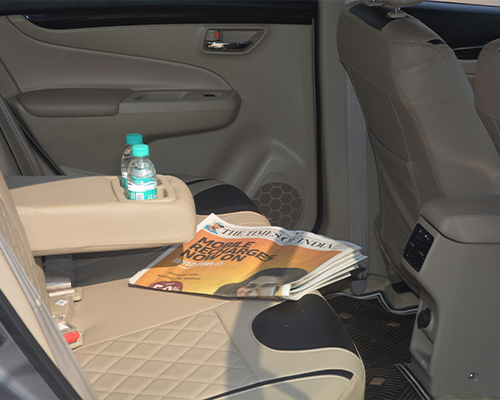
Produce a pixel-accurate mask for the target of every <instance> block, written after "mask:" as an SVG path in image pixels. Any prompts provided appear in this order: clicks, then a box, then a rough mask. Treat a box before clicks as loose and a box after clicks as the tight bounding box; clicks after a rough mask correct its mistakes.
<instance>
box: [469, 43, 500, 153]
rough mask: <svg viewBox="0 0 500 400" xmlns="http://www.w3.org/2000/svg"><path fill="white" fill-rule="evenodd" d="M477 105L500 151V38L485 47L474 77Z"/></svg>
mask: <svg viewBox="0 0 500 400" xmlns="http://www.w3.org/2000/svg"><path fill="white" fill-rule="evenodd" d="M474 93H475V95H476V106H477V108H478V110H479V111H480V113H481V116H482V117H483V120H484V122H485V124H486V126H487V127H488V129H489V131H490V135H491V138H492V139H493V142H494V143H495V146H496V148H497V151H499V152H500V39H497V40H493V41H491V42H490V43H488V44H487V45H485V46H484V47H483V49H482V50H481V53H480V54H479V58H478V59H477V63H476V74H475V78H474Z"/></svg>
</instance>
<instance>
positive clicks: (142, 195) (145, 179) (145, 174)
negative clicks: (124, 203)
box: [127, 144, 157, 200]
mask: <svg viewBox="0 0 500 400" xmlns="http://www.w3.org/2000/svg"><path fill="white" fill-rule="evenodd" d="M132 157H133V158H132V162H131V163H130V165H129V167H128V171H127V189H128V198H129V200H153V199H156V192H157V189H156V186H157V184H156V171H155V167H154V166H153V163H152V162H151V161H150V159H149V146H148V145H147V144H135V145H133V146H132Z"/></svg>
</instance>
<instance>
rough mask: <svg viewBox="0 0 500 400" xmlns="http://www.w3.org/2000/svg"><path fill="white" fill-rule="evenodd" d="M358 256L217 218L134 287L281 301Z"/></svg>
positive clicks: (333, 245) (334, 245)
mask: <svg viewBox="0 0 500 400" xmlns="http://www.w3.org/2000/svg"><path fill="white" fill-rule="evenodd" d="M307 235H309V236H307ZM262 236H266V237H262ZM303 243H305V244H307V246H304V245H303ZM315 246H316V247H317V248H314V247H315ZM352 251H354V249H353V248H350V247H348V246H346V245H345V244H343V243H339V242H335V241H333V240H332V239H328V238H324V237H320V236H318V235H314V234H308V233H306V232H291V231H286V230H284V229H282V228H276V227H261V228H255V227H251V228H249V227H238V226H234V225H231V224H226V223H225V222H224V221H222V220H220V219H218V218H217V217H216V216H215V215H211V216H209V217H208V218H207V219H206V220H205V221H204V223H202V224H200V225H199V226H198V232H197V234H196V237H195V238H194V239H193V240H192V241H190V242H189V243H185V244H182V245H179V246H178V247H174V248H171V249H170V250H168V251H167V252H166V253H164V254H163V255H162V256H161V257H160V258H158V259H157V260H155V261H154V262H153V263H152V265H151V266H150V267H148V268H146V269H145V270H142V271H140V272H139V273H138V274H136V275H135V276H134V277H133V278H132V279H131V280H130V283H132V284H134V285H138V286H144V287H149V288H152V289H159V290H165V291H177V292H189V293H200V294H207V295H217V296H224V297H259V298H276V297H277V296H278V297H281V290H280V289H281V288H282V287H283V285H286V284H289V283H291V282H297V281H301V280H302V279H303V278H305V277H308V276H310V274H311V273H313V271H314V272H315V273H317V272H318V271H321V270H323V269H325V268H326V267H328V266H329V265H330V264H331V262H332V259H334V258H336V257H338V256H339V255H345V253H351V252H352ZM342 253H344V254H342ZM351 269H352V268H351Z"/></svg>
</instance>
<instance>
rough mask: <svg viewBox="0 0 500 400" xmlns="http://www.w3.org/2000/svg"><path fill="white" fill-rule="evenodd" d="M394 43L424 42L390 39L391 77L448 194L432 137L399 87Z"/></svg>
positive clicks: (441, 184) (435, 177)
mask: <svg viewBox="0 0 500 400" xmlns="http://www.w3.org/2000/svg"><path fill="white" fill-rule="evenodd" d="M394 43H413V44H419V45H422V44H423V43H422V42H416V41H406V40H395V39H392V40H391V41H390V60H391V77H392V81H393V82H394V85H395V86H396V88H397V90H398V93H399V97H400V99H401V100H402V101H403V104H404V105H406V107H407V108H408V111H409V114H410V116H411V118H412V119H413V122H414V124H415V126H416V127H417V129H418V134H419V136H420V138H421V139H422V142H423V143H424V148H425V152H426V154H427V157H428V159H429V161H430V164H431V166H432V173H433V174H434V179H436V182H437V184H438V188H439V191H440V192H441V195H442V196H446V189H445V185H444V182H442V179H441V178H442V177H441V176H440V174H439V160H437V159H436V157H435V156H434V153H433V151H432V150H431V146H430V138H429V137H428V136H427V135H426V134H425V130H424V131H422V126H423V125H424V124H423V122H422V121H421V120H420V118H419V119H418V120H417V118H416V116H415V109H414V108H413V107H412V103H411V102H410V101H409V99H408V98H407V97H406V96H404V95H403V92H402V91H401V88H400V87H399V83H398V81H397V79H396V76H395V73H394V57H393V49H394ZM425 45H427V46H433V47H434V45H432V44H427V43H425ZM417 114H418V113H417ZM419 122H420V123H419Z"/></svg>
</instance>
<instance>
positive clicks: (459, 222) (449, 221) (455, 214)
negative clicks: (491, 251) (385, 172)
mask: <svg viewBox="0 0 500 400" xmlns="http://www.w3.org/2000/svg"><path fill="white" fill-rule="evenodd" d="M421 214H422V217H423V218H425V219H426V220H427V221H428V222H429V223H430V224H431V225H433V226H434V227H435V228H436V229H437V230H438V231H439V232H441V234H442V235H444V236H446V237H448V238H449V239H452V240H455V241H456V242H461V243H500V197H499V198H495V197H491V198H475V199H441V200H431V201H429V202H427V203H426V204H425V205H424V207H423V208H422V212H421Z"/></svg>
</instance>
